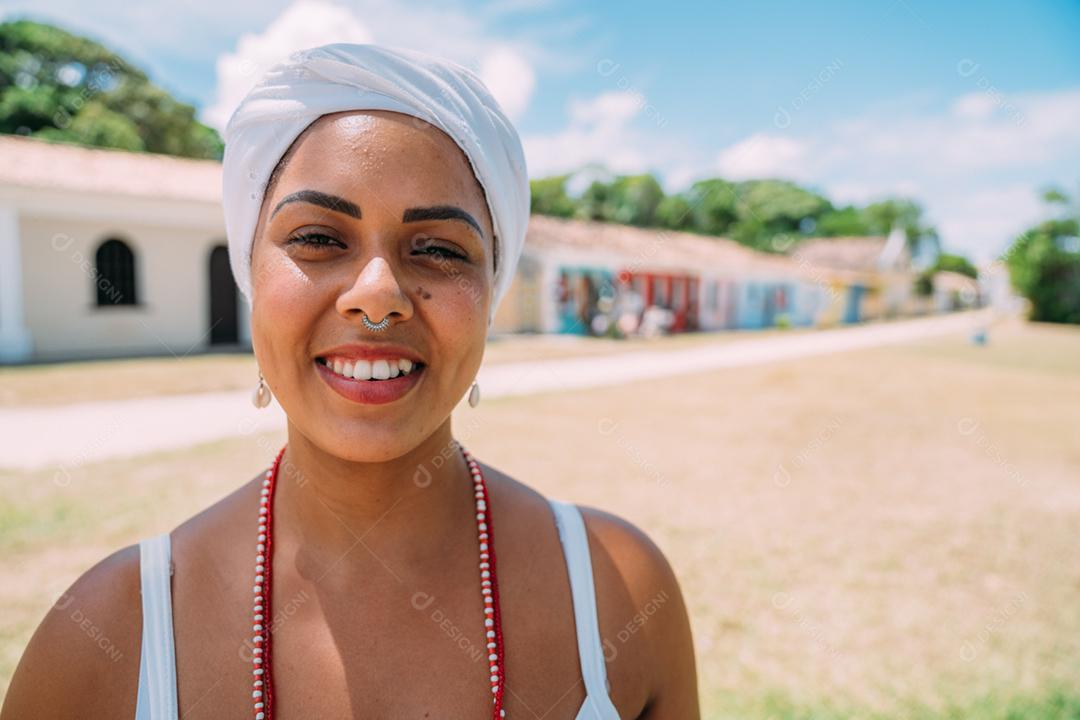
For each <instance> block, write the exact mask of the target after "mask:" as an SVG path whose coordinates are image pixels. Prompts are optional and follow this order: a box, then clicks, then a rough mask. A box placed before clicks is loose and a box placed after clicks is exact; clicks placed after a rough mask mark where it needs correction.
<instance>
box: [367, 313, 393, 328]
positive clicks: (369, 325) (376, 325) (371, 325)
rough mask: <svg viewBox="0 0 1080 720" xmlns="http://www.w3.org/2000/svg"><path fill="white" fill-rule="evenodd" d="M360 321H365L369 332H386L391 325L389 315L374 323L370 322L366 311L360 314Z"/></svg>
mask: <svg viewBox="0 0 1080 720" xmlns="http://www.w3.org/2000/svg"><path fill="white" fill-rule="evenodd" d="M360 320H361V321H363V323H364V327H366V328H367V329H368V330H385V329H386V327H387V326H388V325H389V324H390V316H389V315H387V316H386V317H384V318H383V319H382V320H380V321H379V322H377V323H373V322H371V321H370V320H368V316H367V313H366V312H364V311H361V312H360Z"/></svg>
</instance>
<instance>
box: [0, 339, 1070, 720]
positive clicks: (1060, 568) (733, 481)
mask: <svg viewBox="0 0 1080 720" xmlns="http://www.w3.org/2000/svg"><path fill="white" fill-rule="evenodd" d="M454 422H455V427H456V429H457V430H456V434H457V436H458V437H459V439H461V440H462V441H463V442H464V443H465V444H466V445H467V446H468V447H469V448H470V450H471V451H472V452H473V453H474V454H475V455H476V456H477V457H479V458H481V459H483V460H484V461H485V462H488V463H491V464H493V465H495V466H496V467H499V468H501V469H503V470H505V471H507V472H509V473H511V474H512V475H514V476H516V477H518V478H519V479H521V480H522V481H524V482H527V483H529V484H531V485H533V486H534V487H536V488H537V489H538V490H540V491H541V492H544V493H545V494H548V495H551V496H555V497H561V498H564V499H570V500H574V501H576V502H579V503H582V504H586V505H594V506H597V507H601V508H604V509H606V510H608V511H611V512H614V513H616V514H619V515H622V516H623V517H626V518H627V519H629V520H631V521H632V522H634V523H636V524H637V525H639V526H640V527H641V528H643V529H644V530H645V531H646V532H648V533H649V534H650V536H652V537H653V538H654V539H655V540H656V542H657V543H658V544H659V545H660V547H661V548H662V549H663V550H664V552H665V554H666V555H667V556H668V558H669V559H670V561H671V563H672V565H673V566H674V567H675V570H676V573H677V574H678V576H679V578H680V582H681V584H682V588H683V592H684V595H685V596H686V599H687V603H688V606H689V609H690V613H691V621H692V625H693V630H694V636H695V643H696V649H697V657H698V670H699V683H700V687H701V697H702V708H703V717H706V718H729V717H731V718H734V717H740V718H746V717H748V718H762V719H764V718H788V717H790V718H796V717H798V718H810V717H813V718H823V717H869V716H870V715H871V713H872V712H874V711H879V712H883V713H886V714H887V716H890V717H912V716H913V715H914V714H913V713H912V712H910V708H912V707H915V706H917V707H920V708H923V709H926V712H928V713H931V714H924V715H921V716H925V717H980V718H981V717H994V718H998V717H1000V718H1005V717H1006V715H1005V714H1004V711H1001V710H1000V708H1001V707H1003V706H1004V704H1006V703H1008V702H1010V699H1011V698H1021V699H1024V698H1027V699H1029V700H1030V702H1032V703H1033V706H1032V707H1038V708H1040V710H1039V712H1038V713H1036V712H1032V713H1030V714H1029V713H1027V712H1021V713H1019V714H1015V715H1014V716H1015V717H1036V716H1037V717H1040V718H1043V717H1047V718H1049V717H1055V718H1057V717H1061V718H1066V717H1074V715H1073V714H1071V711H1068V710H1066V711H1062V712H1061V713H1059V714H1051V712H1050V711H1047V710H1045V708H1047V707H1049V706H1050V704H1051V703H1052V697H1053V693H1054V692H1055V690H1056V689H1061V688H1065V691H1064V692H1066V693H1067V694H1068V693H1071V694H1069V695H1067V697H1068V698H1070V699H1071V700H1070V701H1071V702H1073V703H1074V705H1073V708H1074V709H1075V708H1076V707H1078V705H1077V704H1075V703H1077V702H1080V701H1078V700H1077V694H1076V691H1075V688H1077V687H1080V563H1077V540H1076V539H1077V538H1078V537H1080V436H1078V435H1077V428H1078V427H1080V329H1077V328H1058V327H1048V326H1025V325H1020V324H1016V323H1012V324H1008V325H1004V326H1001V327H998V328H995V329H994V330H993V331H992V332H991V339H990V344H989V345H987V346H986V347H976V346H973V345H971V344H970V343H969V342H968V341H967V339H966V337H965V336H964V335H963V334H955V333H954V334H951V335H947V336H943V337H938V338H932V339H923V340H916V341H912V342H908V343H904V344H893V345H888V346H882V347H871V348H862V349H854V350H850V351H847V352H843V353H833V354H827V355H815V356H805V357H793V358H789V359H786V360H778V361H775V362H769V363H753V364H749V365H743V366H738V367H725V368H720V369H706V370H702V371H699V372H693V373H687V374H682V375H677V376H670V377H653V378H650V379H641V380H636V381H633V382H630V383H629V384H621V385H617V386H610V387H593V388H588V389H585V388H583V389H577V390H574V391H572V392H546V393H543V394H538V395H530V396H505V397H501V398H485V401H484V402H483V403H481V405H480V406H479V407H478V408H475V409H472V408H469V407H468V406H467V405H466V406H463V407H461V408H459V409H458V410H457V411H456V412H455V419H454ZM283 439H284V436H283V434H282V433H281V432H280V431H271V432H267V433H252V434H249V435H243V436H237V437H233V438H228V439H223V440H220V441H217V442H214V443H206V444H200V445H197V446H194V447H193V448H191V449H190V450H188V451H184V452H179V451H163V452H157V453H151V454H147V455H143V456H140V457H135V458H127V459H122V458H114V459H111V460H107V461H103V462H97V463H84V464H80V465H78V466H75V467H73V468H72V469H71V470H70V472H69V477H67V478H64V479H63V482H62V483H61V482H58V481H57V479H56V477H55V473H54V471H53V470H52V469H43V470H38V471H17V472H16V471H8V472H6V473H4V474H0V513H2V514H0V554H2V556H3V557H4V565H3V567H4V571H3V572H4V577H3V580H4V582H2V583H0V607H3V608H4V611H5V612H4V613H3V614H2V615H0V686H2V685H3V684H5V683H6V679H7V678H8V677H9V676H10V673H11V671H12V670H13V668H14V664H15V663H16V662H17V659H18V656H19V654H20V653H21V650H22V648H23V646H24V645H25V643H26V640H27V639H28V637H29V634H30V633H31V632H32V630H33V627H34V626H35V625H36V623H37V622H38V620H39V619H40V617H41V615H42V614H43V613H44V611H45V608H46V607H47V606H48V604H49V602H51V599H52V598H53V597H55V596H56V595H57V594H58V593H59V592H60V591H61V590H62V589H63V588H64V587H66V585H67V584H68V583H70V581H71V580H72V579H74V577H76V576H77V575H78V574H79V573H80V572H82V571H83V570H85V569H86V568H87V567H89V565H91V564H92V563H93V562H94V561H96V560H97V559H99V558H100V557H102V556H104V555H105V554H107V553H108V552H110V551H111V550H113V549H115V548H117V547H120V546H122V545H124V544H127V543H130V542H133V541H135V540H137V539H138V538H140V537H144V536H146V535H149V534H152V533H157V532H161V531H163V530H165V529H168V528H169V527H171V526H173V525H175V524H176V523H178V522H179V521H181V520H182V519H184V518H185V517H187V516H189V515H190V514H192V513H193V512H195V511H196V510H198V509H200V508H201V507H204V506H205V505H206V504H208V503H210V502H212V501H213V500H214V499H216V498H218V497H220V496H222V495H224V494H225V493H227V492H228V491H230V490H231V489H232V488H234V487H235V486H236V485H238V484H239V483H241V482H243V481H245V480H246V479H248V478H250V477H251V476H252V475H253V474H254V472H255V471H257V470H258V469H259V468H262V467H265V466H266V465H267V464H268V463H269V461H270V460H271V459H272V456H273V453H274V452H275V451H276V450H277V448H279V447H280V444H281V442H282V441H283ZM553 447H555V448H558V452H552V451H551V449H552V448H553ZM987 698H991V699H990V700H987ZM946 706H952V707H953V708H954V710H953V711H952V713H951V714H950V713H949V712H946V710H945V708H946ZM955 708H960V710H955ZM975 708H990V709H989V710H985V712H984V711H982V710H979V711H976V710H975ZM834 711H835V712H834ZM830 713H833V714H830ZM1055 713H1056V711H1055ZM1065 713H1070V714H1065Z"/></svg>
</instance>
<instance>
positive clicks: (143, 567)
mask: <svg viewBox="0 0 1080 720" xmlns="http://www.w3.org/2000/svg"><path fill="white" fill-rule="evenodd" d="M225 140H226V153H225V160H224V166H223V171H224V204H225V214H226V224H227V230H228V235H229V246H230V259H231V261H232V265H233V272H234V275H235V276H236V278H237V282H238V284H239V286H240V288H241V290H243V291H244V293H245V295H246V296H247V297H248V299H249V301H250V303H251V310H252V314H251V334H252V344H253V347H254V351H255V356H256V359H257V361H258V366H259V369H260V374H259V384H258V386H257V391H256V394H255V400H256V404H257V405H259V406H263V405H265V404H266V402H268V400H269V394H270V392H271V389H272V392H273V394H274V395H276V397H277V399H278V401H279V402H280V404H281V406H282V408H283V409H284V410H285V412H286V415H287V416H288V441H287V444H286V445H285V447H284V448H282V450H281V452H279V453H278V454H277V456H276V457H275V458H273V463H272V464H271V465H270V467H269V468H267V469H265V470H262V471H260V473H259V474H258V475H257V476H256V477H255V478H253V479H252V480H251V481H250V482H248V483H246V484H245V485H243V486H242V487H241V488H240V489H238V490H237V491H235V492H234V493H232V494H231V495H230V496H228V497H226V498H225V499H223V500H221V501H220V502H218V503H216V504H215V505H213V506H211V507H210V508H208V509H206V510H205V511H203V512H202V513H200V514H198V515H196V516H195V517H193V518H191V519H190V520H188V521H186V522H185V523H183V524H182V525H180V526H179V527H177V528H176V529H175V530H173V531H172V532H171V533H168V534H166V535H163V536H160V537H159V538H153V539H148V540H145V541H143V542H142V543H140V544H139V545H137V546H131V547H128V548H125V549H123V550H120V551H119V552H117V553H115V554H114V555H112V556H111V557H109V558H107V559H105V560H104V561H102V562H101V563H100V564H98V565H97V566H95V567H94V568H92V569H91V570H89V571H88V572H87V573H86V574H85V575H83V576H82V577H81V578H79V579H78V580H77V581H76V582H75V584H74V585H73V586H72V587H71V588H70V589H69V590H68V592H67V593H66V594H65V595H64V597H63V598H62V602H59V603H57V604H56V606H54V608H53V609H52V611H51V612H50V613H49V615H48V616H47V617H46V618H45V620H44V621H43V622H42V624H41V626H40V628H39V629H38V630H37V632H36V633H35V635H34V637H33V639H32V640H31V642H30V645H29V646H28V648H27V650H26V652H25V654H24V656H23V658H22V661H21V662H20V664H19V667H18V669H17V671H16V673H15V677H14V678H13V681H12V684H11V688H10V691H9V693H8V696H7V700H6V703H5V705H4V709H3V713H2V717H3V720H13V719H15V718H60V717H63V718H71V717H78V718H132V717H137V718H139V720H143V719H146V720H166V719H167V720H175V719H176V718H179V717H184V718H186V719H189V720H193V719H195V718H223V717H227V718H234V717H236V718H239V717H256V718H264V719H265V718H271V717H275V716H276V717H279V718H309V717H318V718H344V717H356V718H419V717H431V718H488V717H493V718H499V717H507V718H515V719H516V718H521V719H531V720H535V719H536V718H541V717H543V718H581V719H584V718H588V719H589V720H596V719H600V718H603V719H608V718H611V719H614V718H617V717H618V718H678V719H680V720H682V719H685V718H696V717H698V712H699V711H698V700H697V690H696V677H695V663H694V655H693V647H692V641H691V635H690V628H689V623H688V620H687V615H686V610H685V607H684V604H683V600H682V595H681V593H680V591H679V586H678V584H677V582H676V579H675V577H674V576H673V573H672V571H671V568H670V566H669V564H668V562H667V560H666V559H665V558H664V556H663V555H662V554H661V552H660V551H659V550H658V549H657V547H656V545H655V544H653V543H652V542H651V541H650V539H649V538H648V537H647V536H646V535H645V534H643V533H642V532H641V531H640V530H638V529H637V528H635V527H634V526H633V525H631V524H630V523H628V522H626V521H625V520H622V519H620V518H618V517H616V516H613V515H610V514H608V513H605V512H602V511H600V510H596V509H593V508H581V509H579V508H577V507H576V506H574V505H570V504H569V503H563V502H560V501H557V500H549V499H546V498H544V497H543V496H541V495H540V494H539V493H537V492H536V491H535V490H533V489H531V488H529V487H528V486H526V485H523V484H522V483H520V482H518V481H516V480H514V479H513V478H511V477H508V476H507V475H505V474H503V473H501V472H499V471H498V470H496V469H495V468H493V467H490V466H488V465H486V464H483V463H477V462H476V461H475V460H474V459H473V458H472V456H471V455H470V454H469V453H468V451H467V450H465V449H464V448H463V447H462V446H461V445H460V443H458V442H457V441H456V440H455V439H454V436H453V433H452V430H451V424H450V421H451V411H452V410H453V408H454V407H455V406H456V404H457V403H458V401H459V400H460V399H461V397H462V396H463V395H464V394H465V392H466V391H467V390H470V386H471V387H472V389H471V391H470V393H469V394H470V404H473V405H475V403H476V401H477V387H476V385H475V384H474V383H473V379H474V378H475V376H476V373H477V371H478V369H479V367H480V363H481V359H482V356H483V352H484V343H485V338H486V335H487V330H488V328H489V326H490V323H491V319H492V317H493V316H494V311H495V307H496V306H497V304H498V301H499V299H500V298H501V297H502V295H503V293H505V291H506V288H507V287H508V286H509V282H510V280H511V278H512V277H513V273H514V267H515V265H516V263H517V259H518V257H520V253H521V245H522V243H523V242H524V234H525V225H526V223H527V221H528V209H529V187H528V180H527V176H526V174H525V163H524V156H523V153H522V150H521V145H520V141H519V139H518V136H517V133H516V132H515V131H514V129H513V127H512V126H511V124H510V123H509V121H508V120H507V119H506V118H505V116H504V115H503V113H502V111H501V110H500V109H499V107H498V105H497V104H496V102H495V101H494V99H493V98H492V97H491V95H490V94H489V93H488V91H487V90H486V89H485V88H484V86H483V85H482V83H480V81H479V80H478V79H477V78H476V77H475V75H473V74H472V73H471V72H469V71H468V70H466V69H465V68H462V67H460V66H458V65H455V64H452V63H448V62H446V61H442V60H438V59H436V58H432V57H429V56H426V55H423V54H420V53H415V52H410V51H404V50H397V49H389V48H382V47H376V46H371V45H347V44H337V45H328V46H324V47H321V48H314V49H312V50H308V51H303V52H300V53H296V54H294V55H293V56H291V57H290V58H289V60H288V61H287V62H285V63H283V64H281V65H279V66H277V67H275V68H274V69H273V70H271V71H270V72H269V73H268V74H267V76H266V77H265V78H264V79H263V80H262V81H261V82H260V83H259V84H258V85H257V86H256V87H255V88H254V89H253V90H252V91H251V93H250V94H249V95H248V96H247V97H246V98H245V100H244V101H243V103H242V104H241V105H240V107H239V108H238V109H237V110H236V112H235V114H234V115H233V117H232V118H231V120H230V122H229V125H228V127H227V128H226V133H225ZM268 461H269V458H268ZM177 480H178V481H182V478H178V479H177ZM496 538H497V539H496ZM496 560H497V562H496ZM170 570H171V576H170ZM656 598H663V600H662V601H657V600H656ZM650 602H651V603H653V605H652V607H653V608H654V609H655V611H653V612H649V613H648V614H646V613H645V612H643V608H645V607H646V606H647V605H648V604H649V603H650ZM72 607H75V608H78V609H79V611H80V616H81V617H83V618H87V619H89V620H90V622H91V623H92V624H93V626H94V627H95V628H97V629H98V630H99V631H100V633H101V634H102V635H104V636H107V637H108V638H109V640H110V641H111V643H112V644H113V645H115V646H116V648H117V649H118V650H119V657H118V658H117V657H116V653H110V654H107V653H103V652H102V651H101V649H100V648H99V647H98V646H97V644H95V643H94V642H88V641H87V637H86V633H87V631H86V629H85V628H84V627H82V624H81V623H78V622H73V620H72V613H71V608H72Z"/></svg>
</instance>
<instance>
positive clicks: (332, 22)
mask: <svg viewBox="0 0 1080 720" xmlns="http://www.w3.org/2000/svg"><path fill="white" fill-rule="evenodd" d="M371 41H372V35H371V32H370V31H369V30H368V29H367V28H366V27H365V26H364V25H363V24H362V23H360V22H359V21H358V20H357V19H356V18H355V17H354V16H353V15H352V13H351V12H349V11H348V10H347V9H345V8H343V7H341V6H338V5H334V4H332V3H329V2H325V1H324V0H298V1H297V2H295V3H293V4H292V5H290V6H289V7H288V8H286V9H285V12H283V13H282V14H281V15H279V16H278V18H277V19H276V20H274V21H273V22H272V23H270V25H269V27H267V28H266V30H265V31H264V32H262V33H259V34H255V33H245V34H244V35H241V36H240V39H239V40H238V41H237V44H236V50H235V51H234V52H230V53H225V54H223V55H221V56H220V57H218V60H217V76H218V84H217V98H216V100H215V101H214V104H213V105H211V106H210V107H208V108H207V109H206V111H205V112H204V113H203V121H204V122H206V123H207V124H209V125H212V126H214V127H216V128H219V129H223V128H224V127H225V124H226V123H227V122H228V121H229V116H230V115H232V112H233V110H235V109H236V106H237V105H239V104H240V101H241V100H242V99H243V97H244V95H245V94H247V92H248V90H250V89H251V87H252V86H253V85H254V84H255V81H256V80H258V78H259V77H260V76H261V75H262V74H263V73H264V72H266V71H267V70H268V69H269V68H270V67H271V66H272V65H274V64H275V63H277V62H280V61H281V60H284V59H285V58H286V57H287V56H288V55H289V53H292V52H294V51H296V50H302V49H304V48H307V47H312V46H315V45H322V44H324V43H332V42H354V43H367V42H371Z"/></svg>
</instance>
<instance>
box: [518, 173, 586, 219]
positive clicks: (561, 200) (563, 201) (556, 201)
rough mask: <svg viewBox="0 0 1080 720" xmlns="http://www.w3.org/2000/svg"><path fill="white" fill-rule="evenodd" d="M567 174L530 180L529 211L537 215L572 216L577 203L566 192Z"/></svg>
mask: <svg viewBox="0 0 1080 720" xmlns="http://www.w3.org/2000/svg"><path fill="white" fill-rule="evenodd" d="M568 178H569V176H568V175H558V176H556V177H549V178H543V179H540V180H530V181H529V187H530V188H531V191H532V192H531V211H532V212H534V213H537V214H538V215H554V216H555V217H565V218H568V217H573V216H574V210H575V209H576V208H577V204H576V203H575V202H574V200H573V199H572V198H571V197H570V196H568V195H567V194H566V181H567V179H568Z"/></svg>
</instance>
